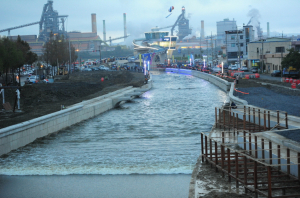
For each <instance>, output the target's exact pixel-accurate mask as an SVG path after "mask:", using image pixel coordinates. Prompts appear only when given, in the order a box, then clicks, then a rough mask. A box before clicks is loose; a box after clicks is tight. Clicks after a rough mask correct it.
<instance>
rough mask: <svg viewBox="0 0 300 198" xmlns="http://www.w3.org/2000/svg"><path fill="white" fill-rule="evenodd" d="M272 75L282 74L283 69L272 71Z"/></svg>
mask: <svg viewBox="0 0 300 198" xmlns="http://www.w3.org/2000/svg"><path fill="white" fill-rule="evenodd" d="M271 76H281V71H280V70H273V71H272V73H271Z"/></svg>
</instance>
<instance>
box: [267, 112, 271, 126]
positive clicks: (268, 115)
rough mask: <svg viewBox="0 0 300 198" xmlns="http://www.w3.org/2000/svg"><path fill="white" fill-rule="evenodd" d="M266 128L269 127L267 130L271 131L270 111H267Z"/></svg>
mask: <svg viewBox="0 0 300 198" xmlns="http://www.w3.org/2000/svg"><path fill="white" fill-rule="evenodd" d="M268 126H269V128H268V130H270V129H271V126H270V111H268Z"/></svg>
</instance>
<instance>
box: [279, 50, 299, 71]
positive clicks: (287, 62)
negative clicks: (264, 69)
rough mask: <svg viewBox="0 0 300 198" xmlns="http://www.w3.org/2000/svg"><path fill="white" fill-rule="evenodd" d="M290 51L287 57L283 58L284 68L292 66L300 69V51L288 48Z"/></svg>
mask: <svg viewBox="0 0 300 198" xmlns="http://www.w3.org/2000/svg"><path fill="white" fill-rule="evenodd" d="M287 51H288V52H289V53H288V54H287V55H286V57H284V58H283V60H282V62H281V65H282V67H283V68H289V67H290V66H292V67H294V68H296V69H297V70H299V69H300V53H299V51H297V50H295V49H294V48H291V49H289V50H287Z"/></svg>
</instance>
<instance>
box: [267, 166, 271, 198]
mask: <svg viewBox="0 0 300 198" xmlns="http://www.w3.org/2000/svg"><path fill="white" fill-rule="evenodd" d="M271 173H272V172H271V166H268V198H271V197H272V182H271Z"/></svg>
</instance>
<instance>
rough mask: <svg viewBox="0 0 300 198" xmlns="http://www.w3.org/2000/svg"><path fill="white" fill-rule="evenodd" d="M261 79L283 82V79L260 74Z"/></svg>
mask: <svg viewBox="0 0 300 198" xmlns="http://www.w3.org/2000/svg"><path fill="white" fill-rule="evenodd" d="M260 78H261V79H266V80H274V81H278V82H280V81H281V77H272V76H271V74H260Z"/></svg>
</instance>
